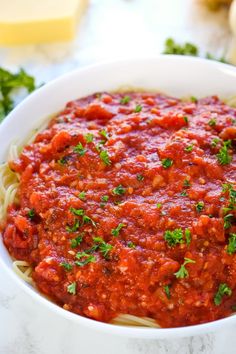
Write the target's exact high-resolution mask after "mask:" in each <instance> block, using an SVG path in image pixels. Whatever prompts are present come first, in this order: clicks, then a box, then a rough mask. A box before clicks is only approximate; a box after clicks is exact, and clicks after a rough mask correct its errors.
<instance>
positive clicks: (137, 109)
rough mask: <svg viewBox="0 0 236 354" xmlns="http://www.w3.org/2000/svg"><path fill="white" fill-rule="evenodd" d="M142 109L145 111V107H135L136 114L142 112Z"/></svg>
mask: <svg viewBox="0 0 236 354" xmlns="http://www.w3.org/2000/svg"><path fill="white" fill-rule="evenodd" d="M142 109H143V107H142V106H141V105H140V104H138V105H137V106H136V107H135V109H134V112H135V113H138V112H141V110H142Z"/></svg>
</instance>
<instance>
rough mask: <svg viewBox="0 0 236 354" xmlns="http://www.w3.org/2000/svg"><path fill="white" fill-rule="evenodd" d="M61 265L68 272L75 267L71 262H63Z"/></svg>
mask: <svg viewBox="0 0 236 354" xmlns="http://www.w3.org/2000/svg"><path fill="white" fill-rule="evenodd" d="M60 267H63V268H64V269H65V270H66V271H67V272H69V271H70V270H72V268H73V267H72V265H71V264H70V263H66V262H61V263H60Z"/></svg>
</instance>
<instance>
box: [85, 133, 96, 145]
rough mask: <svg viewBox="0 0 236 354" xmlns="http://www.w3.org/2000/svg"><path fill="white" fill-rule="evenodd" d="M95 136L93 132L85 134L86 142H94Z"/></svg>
mask: <svg viewBox="0 0 236 354" xmlns="http://www.w3.org/2000/svg"><path fill="white" fill-rule="evenodd" d="M93 138H94V136H93V134H91V133H87V134H86V135H85V140H86V143H92V141H93Z"/></svg>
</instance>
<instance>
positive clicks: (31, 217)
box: [27, 209, 35, 220]
mask: <svg viewBox="0 0 236 354" xmlns="http://www.w3.org/2000/svg"><path fill="white" fill-rule="evenodd" d="M27 216H28V218H29V219H30V220H33V218H34V217H35V210H34V209H30V210H29V211H28V213H27Z"/></svg>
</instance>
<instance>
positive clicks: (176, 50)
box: [163, 38, 198, 56]
mask: <svg viewBox="0 0 236 354" xmlns="http://www.w3.org/2000/svg"><path fill="white" fill-rule="evenodd" d="M163 54H178V55H191V56H197V55H198V48H197V47H196V46H195V45H194V44H192V43H189V42H186V43H185V44H183V45H181V44H178V43H176V42H175V41H174V39H173V38H167V39H166V41H165V49H164V52H163Z"/></svg>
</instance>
